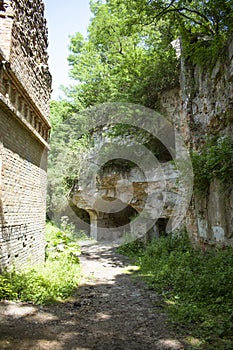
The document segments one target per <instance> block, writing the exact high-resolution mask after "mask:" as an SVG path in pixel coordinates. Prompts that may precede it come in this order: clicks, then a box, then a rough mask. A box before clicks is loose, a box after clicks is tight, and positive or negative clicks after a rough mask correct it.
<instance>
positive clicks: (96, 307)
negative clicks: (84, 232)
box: [0, 242, 186, 350]
mask: <svg viewBox="0 0 233 350" xmlns="http://www.w3.org/2000/svg"><path fill="white" fill-rule="evenodd" d="M80 260H81V265H82V273H83V276H82V282H81V285H80V286H79V288H78V289H77V292H76V293H75V295H74V297H73V298H72V300H69V301H67V302H63V303H59V304H56V305H51V306H46V307H45V306H35V305H32V304H27V303H19V302H17V303H16V302H8V301H5V302H1V303H0V349H17V350H26V349H30V350H45V349H46V350H47V349H48V350H50V349H53V350H90V349H93V350H144V349H145V350H152V349H153V350H178V349H179V350H181V349H185V348H186V347H185V345H184V343H183V342H182V340H180V339H179V337H178V336H177V335H176V334H174V332H173V331H172V330H171V327H170V326H169V322H168V321H167V316H166V314H165V313H164V309H163V307H162V302H161V299H160V297H159V296H158V295H157V294H156V293H155V292H154V291H151V290H149V288H147V286H146V285H145V284H144V283H143V282H142V281H141V280H139V279H138V278H132V276H131V274H130V272H131V271H133V270H134V269H135V267H133V266H132V267H130V262H129V260H128V259H127V258H126V257H123V256H121V255H120V254H117V253H116V251H115V249H114V248H112V247H111V246H110V245H108V244H90V243H89V244H87V242H86V243H83V244H82V254H81V258H80Z"/></svg>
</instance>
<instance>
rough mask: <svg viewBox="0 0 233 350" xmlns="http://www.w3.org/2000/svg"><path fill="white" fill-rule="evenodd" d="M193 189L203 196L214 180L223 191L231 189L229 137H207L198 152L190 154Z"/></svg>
mask: <svg viewBox="0 0 233 350" xmlns="http://www.w3.org/2000/svg"><path fill="white" fill-rule="evenodd" d="M192 162H193V170H194V189H195V191H196V193H197V194H199V195H205V194H206V193H207V191H208V189H209V185H210V182H211V181H212V180H213V179H214V178H216V179H218V180H219V181H220V183H221V184H222V187H223V189H229V188H231V187H232V178H233V138H232V137H230V136H220V135H218V136H214V137H209V139H208V141H207V142H206V143H205V145H204V146H203V147H202V149H201V150H200V152H193V153H192Z"/></svg>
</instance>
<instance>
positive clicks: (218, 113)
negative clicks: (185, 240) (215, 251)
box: [160, 38, 233, 247]
mask: <svg viewBox="0 0 233 350" xmlns="http://www.w3.org/2000/svg"><path fill="white" fill-rule="evenodd" d="M226 50H227V51H226V59H225V60H224V62H222V61H221V60H219V61H217V62H216V64H215V66H214V67H213V69H212V70H210V71H208V70H206V69H203V68H201V67H200V66H197V65H195V66H193V65H190V64H187V62H184V60H183V59H182V60H181V61H182V65H181V66H182V70H181V88H180V89H176V90H172V91H167V92H165V93H163V94H162V96H161V100H160V101H161V111H162V112H163V113H164V114H166V115H167V117H168V118H169V119H170V120H172V121H173V122H174V124H175V126H176V128H177V129H178V130H179V132H180V133H181V135H182V137H183V139H184V141H185V142H186V145H187V147H188V148H189V149H190V150H195V151H197V152H200V150H201V147H202V146H203V145H204V144H205V142H206V140H207V136H208V135H216V134H219V135H221V136H224V135H226V136H231V137H232V132H233V40H232V38H231V40H229V42H228V45H227V49H226ZM232 184H233V183H232ZM185 224H186V227H187V229H188V232H189V234H190V237H191V238H192V240H193V242H194V244H197V245H202V246H203V247H204V246H205V245H206V244H207V245H214V246H215V245H220V246H222V245H233V189H232V186H229V188H228V189H226V190H224V191H223V188H222V186H221V185H220V182H219V180H217V179H213V181H212V182H211V184H210V187H209V189H207V195H203V196H196V195H195V196H194V195H193V198H192V201H191V203H190V207H189V211H188V213H187V217H186V222H185Z"/></svg>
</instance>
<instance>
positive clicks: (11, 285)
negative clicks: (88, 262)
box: [0, 223, 80, 304]
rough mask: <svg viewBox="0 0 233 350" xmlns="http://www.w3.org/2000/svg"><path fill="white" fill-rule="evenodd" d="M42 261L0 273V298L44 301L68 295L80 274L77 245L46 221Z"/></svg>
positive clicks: (38, 302) (73, 288)
mask: <svg viewBox="0 0 233 350" xmlns="http://www.w3.org/2000/svg"><path fill="white" fill-rule="evenodd" d="M46 235H47V240H48V244H47V247H46V261H45V264H44V265H40V266H35V267H33V268H31V267H28V268H26V269H21V270H16V269H13V270H12V271H10V272H4V273H3V274H2V275H0V299H1V300H3V299H9V300H21V301H30V302H33V303H35V304H47V303H51V302H54V301H58V300H62V299H65V298H67V297H68V296H69V295H70V294H71V293H72V291H73V290H75V288H76V287H77V285H78V282H79V277H80V266H79V259H78V256H77V255H78V253H79V246H78V245H77V244H76V243H75V242H72V241H71V240H70V238H69V237H68V236H67V235H66V234H65V233H64V232H62V231H60V230H58V229H57V228H56V227H55V226H53V225H52V224H51V223H49V224H47V233H46Z"/></svg>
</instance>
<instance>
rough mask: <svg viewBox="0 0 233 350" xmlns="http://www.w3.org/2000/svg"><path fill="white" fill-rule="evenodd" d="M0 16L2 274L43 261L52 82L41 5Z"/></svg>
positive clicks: (12, 7) (19, 6)
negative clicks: (8, 270) (16, 267)
mask: <svg viewBox="0 0 233 350" xmlns="http://www.w3.org/2000/svg"><path fill="white" fill-rule="evenodd" d="M0 14H1V16H0V22H1V23H0V24H1V32H0V44H1V50H2V51H1V52H0V62H1V63H0V64H1V65H0V219H1V222H0V269H3V268H7V267H9V266H10V265H12V264H16V265H18V264H19V265H22V264H27V263H29V262H30V263H36V262H39V261H43V260H44V245H45V242H44V229H45V209H46V203H45V198H46V167H47V149H48V143H47V142H48V132H49V129H50V123H49V120H48V110H49V98H50V93H51V76H50V74H49V71H48V65H47V52H46V49H47V31H46V27H45V20H44V18H43V3H42V1H39V0H37V1H27V0H16V1H3V2H2V6H0ZM2 28H3V29H2Z"/></svg>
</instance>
